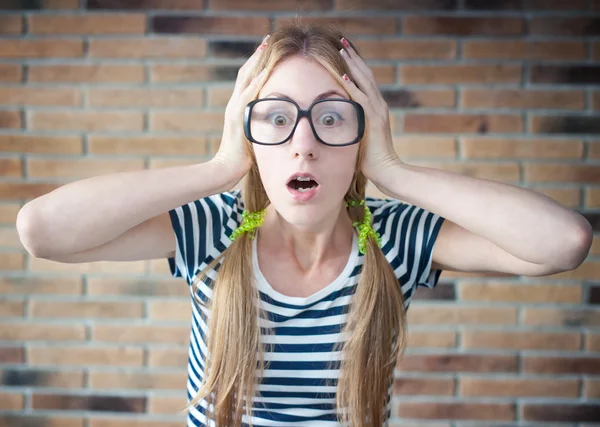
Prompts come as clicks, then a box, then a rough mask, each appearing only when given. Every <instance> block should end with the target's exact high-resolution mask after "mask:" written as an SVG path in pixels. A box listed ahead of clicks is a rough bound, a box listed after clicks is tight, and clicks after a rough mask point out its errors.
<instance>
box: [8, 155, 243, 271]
mask: <svg viewBox="0 0 600 427" xmlns="http://www.w3.org/2000/svg"><path fill="white" fill-rule="evenodd" d="M241 178H242V176H240V174H239V171H236V170H235V169H232V168H229V167H226V166H225V165H224V164H222V163H219V162H216V161H214V160H211V161H208V162H205V163H201V164H196V165H191V166H180V167H171V168H164V169H156V170H142V171H135V172H124V173H117V174H110V175H101V176H96V177H93V178H88V179H84V180H80V181H76V182H72V183H69V184H67V185H64V186H62V187H60V188H57V189H56V190H54V191H52V192H50V193H48V194H45V195H43V196H41V197H38V198H37V199H34V200H32V201H30V202H29V203H27V204H26V205H25V206H23V208H22V209H21V211H20V212H19V214H18V216H17V230H18V232H19V237H20V238H21V241H22V243H23V245H24V246H25V248H26V249H27V251H29V252H30V253H31V254H32V255H34V256H36V257H43V258H46V257H60V256H65V255H70V254H74V253H79V252H83V251H87V250H90V249H92V248H97V247H99V246H102V245H105V244H107V243H108V242H111V241H113V240H114V239H116V238H117V237H119V236H123V239H122V240H129V239H131V238H133V237H134V236H135V234H136V232H138V233H139V232H140V231H141V230H142V229H143V228H147V227H148V226H149V225H152V221H149V222H148V223H146V224H145V225H142V223H145V222H146V221H148V220H150V219H151V218H154V217H156V216H158V215H160V214H162V213H164V212H167V211H169V210H170V209H172V208H175V207H177V206H181V205H183V204H185V203H189V202H191V201H193V200H196V199H199V198H202V197H206V196H209V195H212V194H216V193H219V192H222V191H226V190H228V189H230V188H231V187H233V186H234V185H235V184H236V183H237V182H238V181H239V180H240V179H241ZM155 222H156V221H155ZM162 222H163V223H165V224H166V222H165V221H164V220H163V221H162ZM136 227H137V228H136ZM163 228H164V227H163ZM126 233H127V234H126ZM130 241H131V240H130ZM153 241H154V240H152V239H150V241H148V242H147V243H148V244H152V242H153ZM138 242H139V241H138ZM142 242H143V241H142ZM139 246H140V247H142V246H145V245H141V244H140V245H139ZM108 252H110V251H108ZM108 252H107V253H108ZM56 259H57V260H60V259H59V258H56Z"/></svg>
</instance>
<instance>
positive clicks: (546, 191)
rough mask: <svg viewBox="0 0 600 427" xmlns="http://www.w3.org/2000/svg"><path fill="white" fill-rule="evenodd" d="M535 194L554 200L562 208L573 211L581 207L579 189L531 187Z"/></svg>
mask: <svg viewBox="0 0 600 427" xmlns="http://www.w3.org/2000/svg"><path fill="white" fill-rule="evenodd" d="M530 188H531V187H530ZM531 189H532V190H534V191H535V192H537V193H540V194H543V195H545V196H547V197H550V198H551V199H554V200H556V201H557V202H558V203H560V204H561V205H563V206H566V207H569V208H572V209H575V208H579V207H580V206H581V204H582V203H581V191H580V190H579V188H552V187H533V188H531Z"/></svg>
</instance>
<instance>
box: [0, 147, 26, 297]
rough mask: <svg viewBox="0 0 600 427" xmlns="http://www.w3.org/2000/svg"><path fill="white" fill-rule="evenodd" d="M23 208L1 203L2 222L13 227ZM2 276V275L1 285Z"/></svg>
mask: <svg viewBox="0 0 600 427" xmlns="http://www.w3.org/2000/svg"><path fill="white" fill-rule="evenodd" d="M0 151H2V145H1V144H0ZM19 210H21V204H20V203H3V204H1V205H0V224H3V225H10V226H11V227H12V226H13V225H15V222H17V214H18V212H19ZM1 283H2V278H1V277H0V286H1Z"/></svg>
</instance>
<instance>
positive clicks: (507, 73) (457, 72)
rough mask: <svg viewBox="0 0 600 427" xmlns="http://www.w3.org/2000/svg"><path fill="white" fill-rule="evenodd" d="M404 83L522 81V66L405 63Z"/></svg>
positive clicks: (403, 68) (402, 76) (401, 72)
mask: <svg viewBox="0 0 600 427" xmlns="http://www.w3.org/2000/svg"><path fill="white" fill-rule="evenodd" d="M400 76H401V81H402V83H406V84H458V83H477V84H490V83H520V82H521V67H520V66H517V65H504V64H497V65H405V66H403V67H402V68H401V69H400Z"/></svg>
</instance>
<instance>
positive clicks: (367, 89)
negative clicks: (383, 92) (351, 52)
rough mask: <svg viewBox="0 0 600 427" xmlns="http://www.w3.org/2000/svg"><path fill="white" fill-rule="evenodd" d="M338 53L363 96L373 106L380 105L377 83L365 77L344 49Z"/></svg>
mask: <svg viewBox="0 0 600 427" xmlns="http://www.w3.org/2000/svg"><path fill="white" fill-rule="evenodd" d="M340 53H341V55H342V57H344V59H345V60H346V63H347V64H348V66H349V67H350V71H351V72H352V76H353V77H354V79H355V84H356V86H357V87H359V88H360V89H361V90H362V91H363V92H364V94H365V95H367V96H368V97H369V98H370V99H371V102H372V103H373V105H377V104H381V100H379V97H380V93H379V88H378V87H377V83H375V82H374V81H373V80H372V79H371V78H369V76H367V75H365V73H364V72H363V70H361V69H360V68H359V67H358V66H357V65H356V62H355V61H354V60H353V59H352V58H350V57H349V56H348V53H347V52H346V51H345V50H344V49H341V50H340Z"/></svg>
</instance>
